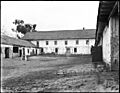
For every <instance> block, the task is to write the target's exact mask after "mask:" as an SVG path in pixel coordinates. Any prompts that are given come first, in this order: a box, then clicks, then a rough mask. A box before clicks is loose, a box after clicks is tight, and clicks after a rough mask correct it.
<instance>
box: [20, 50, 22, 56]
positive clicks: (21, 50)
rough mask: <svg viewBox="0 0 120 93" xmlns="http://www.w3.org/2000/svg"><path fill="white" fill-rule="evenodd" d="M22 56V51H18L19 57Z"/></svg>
mask: <svg viewBox="0 0 120 93" xmlns="http://www.w3.org/2000/svg"><path fill="white" fill-rule="evenodd" d="M21 56H22V50H21V49H20V50H19V57H21Z"/></svg>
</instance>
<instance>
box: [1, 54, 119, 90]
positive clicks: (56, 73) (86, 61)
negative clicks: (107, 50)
mask: <svg viewBox="0 0 120 93" xmlns="http://www.w3.org/2000/svg"><path fill="white" fill-rule="evenodd" d="M96 71H97V70H96V69H95V68H94V66H93V64H92V62H91V56H77V57H44V56H37V57H35V56H34V57H30V58H29V61H21V59H20V58H16V59H3V60H2V91H6V92H111V91H112V92H118V91H119V84H118V83H116V82H115V80H113V79H115V78H113V77H118V74H116V73H110V72H102V73H98V72H96ZM98 76H100V77H99V81H100V83H99V84H98ZM108 81H110V82H111V81H113V82H112V83H108ZM110 84H111V85H110Z"/></svg>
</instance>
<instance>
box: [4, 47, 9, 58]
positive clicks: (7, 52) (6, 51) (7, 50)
mask: <svg viewBox="0 0 120 93" xmlns="http://www.w3.org/2000/svg"><path fill="white" fill-rule="evenodd" d="M5 58H9V48H8V47H6V48H5Z"/></svg>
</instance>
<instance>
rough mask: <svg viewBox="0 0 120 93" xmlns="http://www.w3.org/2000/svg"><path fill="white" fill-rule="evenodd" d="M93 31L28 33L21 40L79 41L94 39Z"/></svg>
mask: <svg viewBox="0 0 120 93" xmlns="http://www.w3.org/2000/svg"><path fill="white" fill-rule="evenodd" d="M95 31H96V30H95V29H85V30H58V31H37V32H28V33H26V34H25V35H24V36H23V37H22V39H24V40H48V39H52V40H54V39H81V38H95Z"/></svg>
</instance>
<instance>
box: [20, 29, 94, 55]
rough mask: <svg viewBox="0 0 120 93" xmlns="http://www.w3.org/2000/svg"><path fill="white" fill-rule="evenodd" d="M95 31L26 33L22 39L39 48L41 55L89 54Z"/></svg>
mask: <svg viewBox="0 0 120 93" xmlns="http://www.w3.org/2000/svg"><path fill="white" fill-rule="evenodd" d="M95 31H96V30H95V29H83V30H58V31H37V32H28V33H26V34H25V35H24V36H23V38H22V39H24V40H28V41H31V42H32V43H33V44H35V45H36V46H38V47H41V48H42V49H41V53H42V52H43V53H55V54H66V53H69V54H91V46H92V45H94V43H95Z"/></svg>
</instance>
